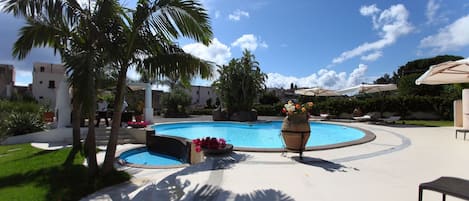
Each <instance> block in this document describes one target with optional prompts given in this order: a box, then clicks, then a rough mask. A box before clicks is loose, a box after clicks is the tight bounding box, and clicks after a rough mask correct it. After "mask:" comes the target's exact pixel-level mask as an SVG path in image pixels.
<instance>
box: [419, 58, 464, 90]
mask: <svg viewBox="0 0 469 201" xmlns="http://www.w3.org/2000/svg"><path fill="white" fill-rule="evenodd" d="M454 83H469V58H466V59H461V60H457V61H447V62H443V63H440V64H436V65H433V66H430V68H429V69H428V70H427V71H426V72H425V73H424V74H423V75H421V76H420V77H419V78H418V79H417V80H415V84H416V85H420V84H429V85H437V84H454Z"/></svg>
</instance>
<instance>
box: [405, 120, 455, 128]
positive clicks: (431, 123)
mask: <svg viewBox="0 0 469 201" xmlns="http://www.w3.org/2000/svg"><path fill="white" fill-rule="evenodd" d="M396 123H398V124H409V125H417V126H432V127H441V126H453V125H454V123H453V121H427V120H399V121H396Z"/></svg>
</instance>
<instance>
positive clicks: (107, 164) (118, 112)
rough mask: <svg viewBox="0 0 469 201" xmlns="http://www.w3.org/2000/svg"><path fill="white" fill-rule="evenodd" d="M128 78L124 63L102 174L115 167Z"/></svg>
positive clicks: (118, 84) (120, 73)
mask: <svg viewBox="0 0 469 201" xmlns="http://www.w3.org/2000/svg"><path fill="white" fill-rule="evenodd" d="M126 79H127V66H124V65H122V67H121V70H120V72H119V77H118V79H117V86H116V88H117V89H116V90H117V91H116V96H115V99H114V113H113V114H112V127H111V134H110V136H109V142H108V144H107V148H106V156H105V157H104V163H103V166H102V174H103V175H106V174H108V173H109V172H111V171H112V170H113V168H114V159H115V155H116V146H117V135H118V134H119V129H120V126H121V124H120V122H121V116H122V103H123V102H124V92H125V86H126V83H125V82H126Z"/></svg>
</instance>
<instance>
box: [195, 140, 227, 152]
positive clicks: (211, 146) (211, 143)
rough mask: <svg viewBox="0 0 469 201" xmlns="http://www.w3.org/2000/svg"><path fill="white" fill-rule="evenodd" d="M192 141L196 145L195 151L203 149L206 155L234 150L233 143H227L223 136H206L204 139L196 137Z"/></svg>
mask: <svg viewBox="0 0 469 201" xmlns="http://www.w3.org/2000/svg"><path fill="white" fill-rule="evenodd" d="M192 143H194V145H195V151H196V152H201V151H203V152H204V154H205V155H212V154H227V153H230V152H231V151H233V145H231V144H226V140H225V139H223V138H218V139H217V138H215V137H212V138H211V137H205V138H202V139H194V140H192Z"/></svg>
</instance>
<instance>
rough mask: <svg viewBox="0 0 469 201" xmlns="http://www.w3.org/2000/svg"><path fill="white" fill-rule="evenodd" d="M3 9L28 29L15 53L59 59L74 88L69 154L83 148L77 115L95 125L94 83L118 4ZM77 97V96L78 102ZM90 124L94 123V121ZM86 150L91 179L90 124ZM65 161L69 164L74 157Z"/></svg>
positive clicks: (27, 4) (106, 0) (23, 4)
mask: <svg viewBox="0 0 469 201" xmlns="http://www.w3.org/2000/svg"><path fill="white" fill-rule="evenodd" d="M2 3H5V7H4V11H6V12H8V13H13V14H14V15H15V16H17V17H19V16H22V17H24V18H25V19H26V25H25V26H24V27H23V28H22V29H21V30H20V37H19V38H18V40H17V41H16V42H15V44H14V49H13V55H14V56H16V57H18V58H19V59H23V58H25V57H26V56H27V54H28V53H29V52H30V51H31V49H32V48H33V47H43V46H49V47H52V48H54V49H55V50H56V51H58V52H59V54H60V55H61V56H62V60H63V61H64V63H65V67H66V69H67V72H68V74H69V81H70V85H71V86H72V87H73V97H74V99H73V108H72V111H73V114H74V118H73V124H72V125H73V149H72V152H71V154H70V156H72V155H74V154H76V153H77V151H78V150H80V149H81V143H80V127H79V126H80V123H79V121H80V116H81V110H82V109H83V110H84V111H85V113H86V114H88V118H89V120H90V121H91V122H93V121H94V108H95V100H96V83H97V82H98V79H100V77H101V75H102V71H101V70H102V66H103V65H104V62H105V57H104V55H105V54H106V52H105V51H104V49H103V48H101V47H103V46H105V45H104V44H106V43H107V38H108V37H109V36H112V35H113V33H110V32H108V30H112V27H115V25H116V24H117V23H119V21H120V20H119V19H120V18H118V17H117V16H118V13H119V12H117V11H119V7H118V4H117V2H116V1H110V0H102V1H96V2H94V4H92V5H91V4H82V5H81V4H79V3H78V2H77V1H75V0H68V1H61V0H56V1H45V0H37V1H30V0H26V1H22V0H21V1H20V0H17V1H15V0H12V1H2ZM77 97H80V98H77ZM90 125H93V124H92V123H91V124H90ZM85 144H86V145H87V147H86V151H87V153H88V154H87V160H88V167H89V169H90V170H89V172H90V176H92V177H93V176H94V175H95V174H96V173H97V171H98V166H97V162H96V146H95V137H94V127H93V126H90V127H89V130H88V135H87V138H86V143H85ZM70 156H69V157H68V159H67V161H69V162H70V161H73V156H72V157H70Z"/></svg>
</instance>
